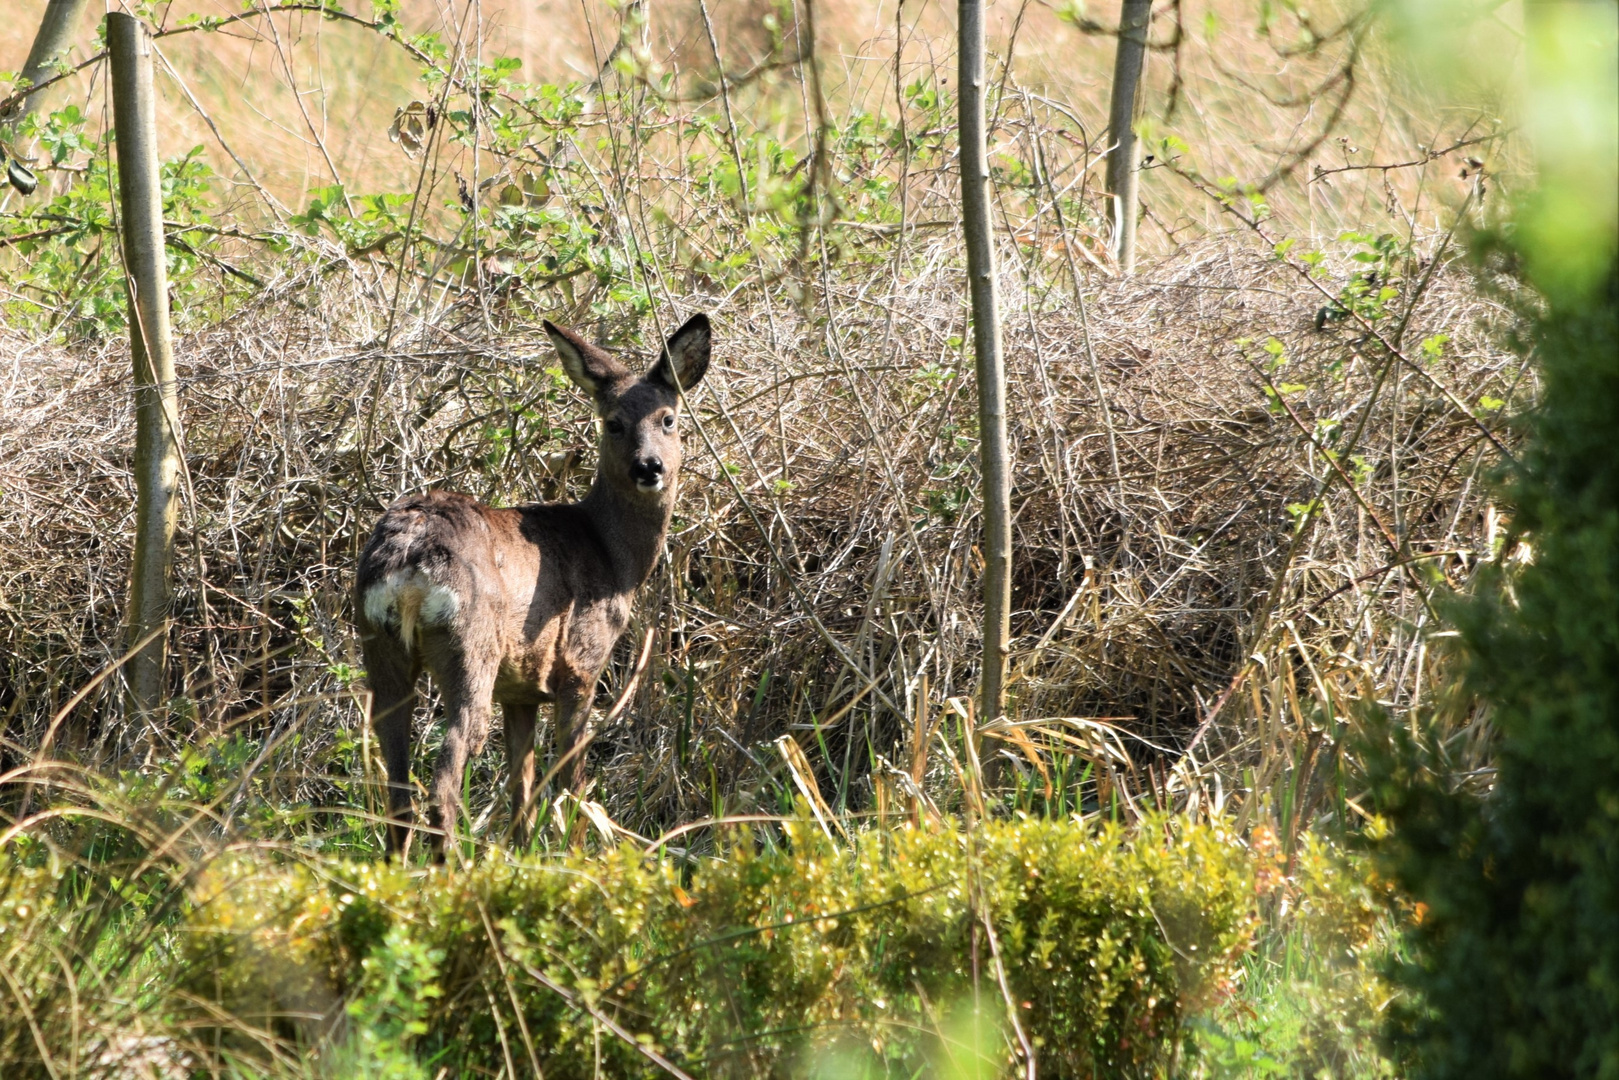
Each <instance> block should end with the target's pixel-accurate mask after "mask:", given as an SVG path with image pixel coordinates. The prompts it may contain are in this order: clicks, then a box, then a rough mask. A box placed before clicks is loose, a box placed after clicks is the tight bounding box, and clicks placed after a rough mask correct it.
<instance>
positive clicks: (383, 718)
mask: <svg viewBox="0 0 1619 1080" xmlns="http://www.w3.org/2000/svg"><path fill="white" fill-rule="evenodd" d="M361 645H362V648H363V649H364V652H365V667H366V674H367V677H368V678H369V679H370V682H371V717H370V720H371V728H372V730H373V731H375V732H376V733H377V743H378V745H379V746H380V747H381V748H382V760H383V764H384V765H385V766H386V767H387V770H388V857H389V858H394V857H403V856H404V854H405V852H406V849H407V848H408V847H409V845H410V830H411V825H412V823H413V821H414V818H415V815H414V814H413V813H412V811H411V799H410V796H411V788H410V729H411V718H412V716H413V715H414V714H415V712H416V677H417V674H418V671H417V668H416V664H415V662H414V660H413V659H412V658H411V656H410V654H409V653H408V652H406V651H405V650H404V649H402V648H399V647H398V645H397V644H395V643H393V642H390V641H386V640H380V639H378V638H374V637H373V638H364V639H362V641H361Z"/></svg>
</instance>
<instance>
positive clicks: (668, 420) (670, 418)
mask: <svg viewBox="0 0 1619 1080" xmlns="http://www.w3.org/2000/svg"><path fill="white" fill-rule="evenodd" d="M674 429H675V414H674V413H664V415H663V430H665V431H673V430H674Z"/></svg>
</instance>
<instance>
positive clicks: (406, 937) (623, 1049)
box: [186, 819, 1255, 1080]
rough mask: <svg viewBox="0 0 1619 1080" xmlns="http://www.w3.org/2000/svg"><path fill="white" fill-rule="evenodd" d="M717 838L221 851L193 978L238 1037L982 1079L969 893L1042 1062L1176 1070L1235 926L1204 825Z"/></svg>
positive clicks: (431, 1064) (1239, 867) (1246, 911)
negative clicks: (279, 863) (321, 851)
mask: <svg viewBox="0 0 1619 1080" xmlns="http://www.w3.org/2000/svg"><path fill="white" fill-rule="evenodd" d="M733 839H734V840H735V842H734V843H733V844H732V845H731V846H730V847H729V848H728V849H727V850H724V851H723V852H722V854H721V855H720V856H719V857H716V858H712V859H703V860H700V861H699V862H697V863H696V864H695V866H692V867H688V869H687V871H686V876H685V877H684V879H683V878H682V873H681V871H679V870H678V869H677V868H676V867H675V865H674V864H672V863H671V862H669V861H667V860H651V859H647V858H645V857H643V856H642V854H641V853H640V852H639V851H637V850H634V849H631V848H623V849H621V850H619V851H617V852H612V853H608V854H605V855H602V856H597V857H594V858H570V859H567V860H561V861H558V860H543V861H542V860H530V861H526V862H521V863H511V862H507V861H503V860H499V859H490V860H488V861H486V862H484V863H482V864H480V865H478V866H476V867H474V868H473V869H471V870H467V871H463V872H458V873H445V872H443V871H420V870H417V871H409V870H402V869H399V868H397V867H393V868H390V867H387V866H383V865H379V864H334V865H330V866H327V867H324V868H316V867H312V866H307V865H306V866H293V867H286V868H276V869H267V868H265V867H263V866H262V865H249V864H247V863H246V862H245V861H244V862H241V863H237V864H234V865H229V866H227V865H223V864H222V865H221V866H219V867H218V868H217V869H216V871H215V872H214V873H213V874H212V875H211V877H210V879H209V881H208V882H207V884H206V885H205V886H204V889H203V891H202V893H201V894H200V896H199V901H198V904H197V907H196V910H195V912H194V915H193V919H192V922H193V929H192V932H191V933H190V934H189V936H188V944H187V947H186V951H187V954H188V955H187V964H186V969H187V971H188V973H189V974H188V980H189V982H190V984H191V990H192V991H193V992H194V993H195V994H197V995H198V996H199V997H200V998H203V999H205V1000H208V1001H211V1002H214V1003H217V1005H218V1006H222V1007H223V1008H224V1009H225V1010H227V1011H228V1012H229V1013H230V1014H232V1015H233V1016H234V1017H236V1018H238V1019H239V1020H240V1021H241V1026H240V1029H239V1030H238V1032H237V1033H236V1034H235V1035H229V1033H227V1036H228V1037H227V1038H226V1039H225V1045H232V1044H233V1042H234V1045H237V1046H238V1047H240V1048H241V1049H242V1050H243V1051H244V1052H245V1051H246V1050H247V1047H246V1046H245V1044H244V1040H243V1037H242V1035H241V1034H240V1030H245V1029H246V1028H250V1027H252V1028H258V1029H260V1030H269V1031H276V1032H278V1033H279V1034H280V1035H281V1037H283V1038H286V1039H291V1040H295V1041H301V1042H304V1043H305V1044H307V1045H315V1044H316V1043H317V1042H318V1041H321V1040H324V1041H326V1042H327V1044H328V1045H333V1044H336V1045H344V1046H346V1047H347V1048H348V1049H349V1051H350V1052H352V1051H354V1050H355V1049H358V1048H364V1047H367V1046H369V1047H371V1048H373V1050H374V1051H375V1053H376V1054H387V1053H398V1052H399V1048H401V1047H409V1049H410V1051H411V1052H412V1053H413V1054H414V1056H415V1059H416V1061H417V1062H419V1063H421V1064H422V1065H425V1066H426V1067H427V1072H428V1075H433V1074H436V1073H437V1072H438V1070H439V1069H441V1068H444V1067H448V1069H449V1072H448V1074H447V1075H450V1076H455V1075H463V1074H476V1073H477V1072H479V1071H480V1070H484V1069H488V1070H499V1069H501V1068H511V1067H512V1065H508V1062H510V1063H513V1064H514V1065H515V1067H516V1068H517V1069H518V1071H519V1072H528V1071H533V1066H534V1065H536V1064H537V1065H538V1066H540V1068H541V1069H543V1072H544V1075H545V1076H546V1077H548V1078H553V1080H555V1078H566V1077H586V1076H596V1075H605V1076H630V1075H642V1074H648V1075H650V1074H654V1073H656V1072H657V1071H658V1070H657V1068H656V1067H655V1066H654V1065H653V1063H652V1062H651V1060H650V1059H649V1056H648V1055H649V1054H653V1053H656V1054H660V1055H663V1056H665V1057H667V1058H668V1059H669V1060H670V1061H672V1062H674V1063H675V1064H676V1065H678V1066H680V1067H681V1068H683V1069H685V1070H686V1071H688V1072H690V1073H692V1074H693V1075H706V1076H748V1077H755V1076H787V1075H800V1074H807V1073H810V1072H812V1071H813V1069H814V1063H815V1062H816V1061H817V1060H823V1061H824V1060H828V1055H836V1056H835V1060H836V1061H837V1062H838V1071H839V1072H840V1074H851V1075H858V1074H866V1075H904V1076H911V1075H915V1074H916V1072H917V1070H918V1069H919V1068H927V1069H929V1070H937V1069H945V1070H947V1074H956V1075H995V1074H999V1073H1001V1072H1003V1070H1004V1069H1005V1068H1006V1067H1007V1066H1008V1065H1009V1064H1010V1061H1011V1059H1010V1056H1009V1054H1010V1051H1009V1049H1008V1047H1009V1045H1010V1040H1008V1039H1007V1038H1005V1037H1004V1032H1005V1031H1006V1030H1007V1025H1006V1024H1005V1015H1006V1009H1005V999H1004V997H1003V995H1002V994H1001V992H1000V990H999V988H998V985H997V982H996V978H995V974H994V969H993V961H992V951H991V947H990V944H989V939H988V936H987V934H986V933H985V931H984V929H983V927H982V923H981V921H980V920H979V919H977V918H975V916H974V910H975V905H974V904H973V902H972V900H971V897H972V896H974V895H977V896H979V897H981V900H980V902H979V907H978V910H983V908H985V907H987V909H988V911H989V912H990V919H989V922H990V924H991V925H992V926H993V928H994V932H995V935H996V939H997V943H998V946H999V950H1000V955H1001V958H1002V960H1003V962H1004V966H1005V970H1006V973H1007V976H1008V981H1009V990H1010V992H1011V997H1012V999H1013V1001H1014V1003H1015V1005H1016V1008H1017V1010H1018V1013H1019V1018H1020V1022H1021V1024H1022V1026H1023V1028H1024V1030H1025V1031H1026V1032H1027V1033H1028V1034H1029V1036H1030V1038H1031V1040H1032V1041H1033V1042H1034V1044H1035V1046H1036V1047H1037V1053H1038V1058H1039V1063H1040V1072H1041V1075H1042V1076H1045V1077H1052V1078H1060V1077H1093V1076H1094V1077H1113V1076H1118V1077H1126V1076H1129V1077H1135V1076H1149V1075H1162V1074H1164V1073H1166V1072H1167V1071H1168V1070H1169V1069H1170V1068H1171V1066H1172V1063H1173V1061H1174V1060H1175V1059H1176V1057H1177V1054H1178V1053H1179V1051H1180V1048H1181V1044H1182V1041H1183V1038H1184V1029H1183V1025H1182V1021H1183V1019H1184V1018H1185V1017H1186V1016H1187V1015H1188V1014H1189V1013H1190V1012H1192V1011H1194V1010H1197V1009H1199V1008H1203V1007H1206V1006H1208V1005H1209V1004H1211V1003H1212V1002H1213V1001H1214V1000H1215V999H1217V998H1219V997H1221V996H1223V995H1225V994H1227V993H1229V991H1230V989H1231V984H1230V980H1231V979H1232V977H1233V976H1234V974H1235V973H1236V971H1237V969H1238V965H1239V960H1240V957H1241V954H1242V953H1243V952H1244V951H1245V949H1246V948H1247V946H1248V944H1249V942H1250V940H1251V937H1252V934H1253V931H1254V926H1255V914H1254V912H1255V892H1254V876H1253V864H1252V861H1251V859H1250V858H1249V855H1248V852H1247V850H1246V848H1244V847H1243V846H1242V845H1240V844H1239V843H1237V842H1236V841H1234V840H1233V839H1232V837H1231V836H1230V835H1229V834H1228V833H1227V832H1225V831H1224V830H1222V829H1221V828H1219V827H1216V826H1207V825H1188V824H1186V823H1185V822H1184V821H1176V820H1173V819H1165V820H1161V821H1156V822H1153V823H1151V824H1149V825H1145V826H1141V827H1139V828H1137V829H1135V830H1131V831H1128V832H1126V831H1124V830H1121V829H1118V828H1114V827H1112V826H1094V825H1087V824H1082V823H1074V822H1067V823H1064V822H1045V821H1019V822H1007V823H989V824H985V825H984V826H982V827H981V828H980V829H979V830H978V831H977V832H976V833H975V834H974V835H973V836H972V837H969V836H967V835H964V834H962V833H960V832H957V831H953V830H950V831H945V830H936V831H935V830H918V829H911V828H905V829H901V830H898V831H894V832H882V833H870V834H866V835H864V836H862V837H860V838H859V839H858V840H857V843H856V844H855V846H854V847H853V849H844V848H838V847H834V845H832V844H831V843H829V842H828V841H827V840H826V839H825V838H824V837H822V836H821V835H820V834H819V833H818V832H816V831H815V830H814V828H813V826H810V825H807V824H798V825H794V826H792V827H790V828H789V836H788V844H787V845H786V846H785V847H771V848H766V849H763V850H760V849H759V848H758V847H757V846H756V845H755V844H754V841H753V838H752V835H751V834H749V833H739V834H737V835H736V836H735V837H734V838H733ZM975 1000H976V1001H977V1002H978V1003H979V1014H978V1015H979V1016H980V1017H989V1018H991V1020H992V1022H993V1023H994V1024H995V1026H996V1027H997V1028H998V1029H999V1030H1000V1031H1001V1032H1002V1033H1003V1034H1002V1035H1001V1036H997V1037H996V1038H994V1039H991V1040H989V1041H988V1042H987V1043H981V1044H980V1045H984V1046H986V1052H987V1053H988V1054H989V1055H990V1058H991V1060H988V1061H983V1062H981V1063H976V1064H975V1063H972V1062H962V1061H959V1060H957V1061H954V1062H953V1061H952V1059H953V1058H960V1057H961V1056H962V1055H963V1053H964V1051H963V1050H962V1047H963V1046H964V1045H965V1044H966V1043H968V1042H970V1041H971V1040H970V1039H964V1038H962V1037H961V1035H960V1033H961V1032H963V1031H966V1030H968V1029H969V1028H970V1027H971V1023H972V1021H971V1019H970V1011H971V1008H972V1003H973V1002H974V1001H975ZM964 1024H965V1025H966V1026H963V1025H964ZM227 1026H228V1025H227ZM614 1027H616V1028H617V1029H618V1031H617V1032H616V1033H615V1032H614V1031H613V1030H612V1029H613V1028H614ZM531 1058H532V1060H531ZM373 1060H375V1056H374V1055H373ZM398 1064H399V1065H401V1066H406V1065H407V1064H408V1062H407V1061H405V1060H400V1061H398ZM851 1070H852V1071H851Z"/></svg>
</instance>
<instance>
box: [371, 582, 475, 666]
mask: <svg viewBox="0 0 1619 1080" xmlns="http://www.w3.org/2000/svg"><path fill="white" fill-rule="evenodd" d="M460 610H461V597H460V596H458V595H456V593H455V591H454V590H453V589H451V588H450V587H449V586H448V585H442V584H440V583H438V582H436V581H434V580H433V579H432V578H431V577H429V576H428V575H427V574H426V573H425V572H424V571H422V570H419V569H416V568H414V567H413V568H411V569H408V570H395V571H394V572H392V573H390V574H389V575H388V576H387V577H385V578H383V579H382V580H381V581H379V582H377V583H376V584H375V585H373V586H371V587H370V588H369V589H367V590H366V592H365V617H366V619H367V621H369V622H370V623H371V625H372V626H377V627H382V628H385V629H387V630H389V631H391V632H392V633H393V634H395V635H397V636H398V638H399V641H400V642H401V643H402V644H404V645H405V646H406V647H407V648H408V647H410V646H412V645H414V644H415V643H416V633H417V630H418V629H419V628H421V627H423V626H430V627H434V628H438V627H444V626H448V625H449V624H450V622H451V621H452V620H454V618H455V616H456V614H457V613H458V612H459V611H460Z"/></svg>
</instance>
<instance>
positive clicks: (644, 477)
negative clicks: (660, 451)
mask: <svg viewBox="0 0 1619 1080" xmlns="http://www.w3.org/2000/svg"><path fill="white" fill-rule="evenodd" d="M630 479H631V480H634V481H635V483H636V485H637V486H638V487H644V488H658V487H661V486H662V484H663V459H662V458H656V457H650V458H641V459H640V460H638V461H636V463H635V464H634V465H631V466H630Z"/></svg>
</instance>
